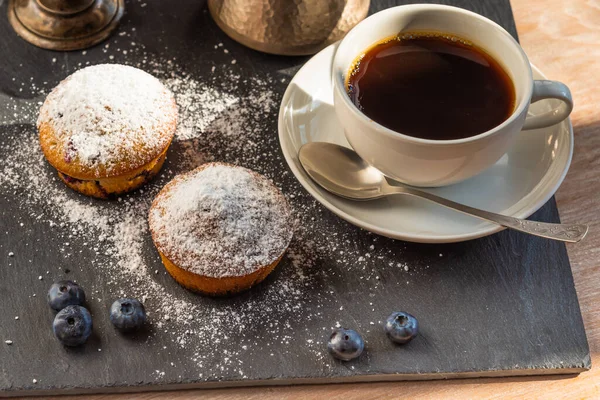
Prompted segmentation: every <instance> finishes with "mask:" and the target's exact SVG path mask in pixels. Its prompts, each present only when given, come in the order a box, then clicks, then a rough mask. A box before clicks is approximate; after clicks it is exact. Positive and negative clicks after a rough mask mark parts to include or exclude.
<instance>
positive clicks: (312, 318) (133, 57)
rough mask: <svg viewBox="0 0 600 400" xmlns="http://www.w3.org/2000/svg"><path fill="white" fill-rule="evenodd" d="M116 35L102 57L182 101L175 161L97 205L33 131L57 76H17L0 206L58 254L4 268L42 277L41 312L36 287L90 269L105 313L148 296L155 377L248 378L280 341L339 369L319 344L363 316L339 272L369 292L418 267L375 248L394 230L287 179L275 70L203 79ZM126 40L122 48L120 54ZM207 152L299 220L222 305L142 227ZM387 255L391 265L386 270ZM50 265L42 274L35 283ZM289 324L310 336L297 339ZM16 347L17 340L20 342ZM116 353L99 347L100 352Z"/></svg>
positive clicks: (219, 72)
mask: <svg viewBox="0 0 600 400" xmlns="http://www.w3.org/2000/svg"><path fill="white" fill-rule="evenodd" d="M122 33H124V35H121V36H118V37H117V36H115V37H113V38H111V41H110V42H107V43H105V44H103V45H101V46H102V49H101V50H102V52H103V53H105V54H106V57H108V58H111V57H112V58H111V59H114V60H115V61H118V62H120V63H129V64H133V66H135V67H138V68H141V69H143V70H145V71H148V72H149V73H151V74H152V75H154V76H156V77H158V78H159V79H160V80H161V81H162V82H163V83H164V84H165V86H166V87H167V88H168V89H170V90H171V91H173V93H174V95H175V97H176V99H177V102H178V108H179V114H180V117H181V120H180V123H179V125H178V131H177V132H176V135H175V139H174V142H173V144H172V146H171V150H170V152H169V154H168V158H167V162H166V164H165V166H164V167H163V170H162V171H161V173H160V174H159V176H158V177H157V178H156V180H155V181H153V182H150V183H149V184H148V185H146V186H144V187H143V189H141V190H138V191H136V192H134V193H131V194H128V195H125V196H123V197H121V198H119V199H118V200H115V201H110V202H107V201H98V200H95V199H90V198H87V197H85V196H82V195H79V194H77V193H75V192H73V191H72V190H70V189H68V188H67V187H65V186H64V184H63V183H62V182H60V181H59V180H58V178H57V177H56V173H55V171H54V170H53V169H52V168H51V167H50V166H49V165H48V164H47V162H46V161H45V159H44V157H43V155H42V153H41V151H40V149H39V142H38V138H37V132H36V129H35V126H34V124H35V120H36V118H37V112H38V109H39V107H40V106H41V105H42V101H43V100H44V97H45V95H46V93H47V91H48V89H51V88H52V87H53V86H54V84H55V82H47V83H42V82H35V81H33V80H31V81H30V79H29V77H25V78H23V82H17V83H16V84H15V86H16V87H18V88H19V87H20V88H22V89H23V90H17V91H18V92H28V93H27V94H28V97H29V99H17V98H13V97H11V98H3V99H2V103H3V104H5V105H6V107H5V108H4V110H0V123H1V124H2V125H3V126H2V135H0V154H1V155H2V157H0V196H2V197H4V198H6V199H9V202H10V203H9V204H10V209H9V210H8V211H6V210H0V216H3V217H4V218H8V216H6V214H5V213H11V218H12V216H13V215H16V217H15V218H17V219H15V225H14V226H13V227H12V228H11V229H10V232H0V234H3V235H9V234H10V235H13V234H14V232H18V231H20V230H25V229H29V230H30V231H36V232H39V231H41V232H47V234H48V239H49V241H50V240H51V241H52V243H57V245H56V246H40V245H39V243H36V242H35V241H33V240H32V239H31V243H29V242H28V241H30V239H28V236H27V235H24V236H23V238H24V241H26V242H27V243H26V245H29V246H28V247H27V248H28V249H30V251H31V253H32V254H38V253H39V254H40V257H39V259H41V260H47V259H49V260H59V261H58V262H57V264H56V265H35V264H26V265H22V264H17V263H18V262H19V259H20V257H19V256H21V255H22V254H23V252H22V251H19V252H15V256H14V257H6V263H7V264H6V268H15V267H18V268H27V271H30V272H31V275H32V277H33V280H34V281H35V282H36V283H37V284H38V286H36V287H32V288H28V291H29V290H31V292H32V293H31V296H32V298H31V299H33V300H35V303H32V304H34V305H35V306H36V307H38V306H39V307H44V306H45V305H44V297H45V296H43V295H42V294H43V293H45V291H46V290H47V285H49V282H52V281H54V280H59V279H72V278H81V277H89V276H94V277H96V276H97V279H89V278H87V279H81V280H79V283H80V284H81V285H82V286H83V287H84V288H85V289H86V292H87V294H88V297H89V299H88V300H89V301H90V302H91V303H92V304H96V303H97V304H98V305H101V306H102V308H100V309H104V308H105V306H107V305H110V303H112V301H113V300H114V299H115V298H116V297H126V296H127V297H136V298H139V299H140V300H142V301H143V302H144V304H145V306H146V309H147V311H148V314H149V320H150V325H151V326H152V330H153V333H152V334H151V335H150V336H149V337H148V338H147V344H143V350H144V351H146V350H147V351H155V352H159V353H162V354H163V356H164V357H172V360H173V361H174V364H175V365H176V367H177V368H171V367H170V366H157V367H156V368H160V370H158V371H157V372H156V374H153V379H156V380H158V381H163V380H164V381H167V380H169V379H171V381H173V380H174V379H177V377H178V375H179V374H181V370H180V369H179V367H181V365H182V364H185V365H187V366H190V364H191V365H192V366H193V367H192V368H191V371H194V372H190V371H188V372H187V374H188V375H187V376H189V374H194V373H197V376H198V377H199V378H200V379H207V380H208V379H212V380H214V379H218V378H219V377H221V376H225V375H228V376H231V375H232V374H235V375H236V376H239V378H240V379H245V378H247V377H248V376H252V374H251V372H249V370H251V368H252V365H248V364H243V363H242V360H243V359H247V358H248V357H249V356H254V357H255V359H258V358H265V357H271V356H272V354H273V349H274V348H275V347H279V348H280V349H281V347H282V346H281V345H284V348H285V349H288V350H285V352H284V353H280V354H284V355H285V356H289V357H296V356H298V353H297V352H298V351H301V352H302V353H304V354H305V355H307V356H309V357H312V358H313V359H315V360H318V362H319V364H320V365H322V366H323V368H327V369H330V368H333V367H334V365H336V364H335V363H334V362H333V361H332V360H331V358H330V357H329V356H328V355H327V354H326V351H325V347H324V345H323V343H324V340H326V338H327V336H328V334H329V333H330V332H331V328H333V327H334V326H335V325H336V324H337V325H339V324H340V323H341V324H342V325H347V324H348V325H351V326H354V325H355V324H360V321H356V320H350V318H351V317H348V316H346V315H345V311H342V310H345V309H344V307H343V306H344V305H345V304H344V303H342V302H341V301H342V300H340V298H343V297H344V295H345V294H344V293H333V291H332V289H328V288H329V286H327V282H342V281H343V279H344V276H342V275H344V274H352V276H353V277H356V279H358V280H359V281H360V282H361V287H360V290H361V292H362V293H365V295H368V296H372V297H373V298H375V295H376V293H377V291H379V290H380V289H381V288H382V287H383V285H384V282H385V281H386V275H385V271H388V272H389V271H390V270H394V271H396V272H397V273H401V274H402V275H403V276H406V277H407V280H404V281H402V282H397V283H396V282H395V283H394V284H398V285H400V284H402V285H404V284H408V276H410V275H412V274H416V273H418V269H416V268H414V267H413V266H411V268H410V272H405V271H404V267H405V264H404V263H400V261H401V259H400V258H398V254H397V253H396V250H394V249H393V248H389V246H381V245H380V243H381V242H382V241H385V240H386V239H382V238H380V237H378V236H376V235H370V234H369V233H364V234H361V235H357V234H356V230H352V229H348V227H347V226H346V223H345V222H343V221H341V220H339V219H337V218H335V217H333V216H332V215H331V213H329V212H328V211H327V210H325V209H324V208H323V207H321V206H320V205H319V204H318V203H317V202H316V201H315V200H314V199H312V198H311V197H310V195H309V194H308V193H307V192H306V191H304V190H303V189H302V188H301V186H300V185H299V184H298V183H297V182H296V181H295V180H294V178H293V176H291V174H290V173H289V170H288V169H287V168H286V167H285V161H284V160H283V157H282V156H281V153H280V151H279V149H278V143H277V132H276V128H275V126H276V119H277V107H278V104H279V101H280V99H281V94H282V89H283V88H282V87H281V84H280V79H281V77H273V76H269V75H266V74H260V77H245V76H242V74H241V71H240V69H239V63H238V65H231V64H229V63H227V65H226V66H217V67H214V68H213V69H215V72H214V77H211V76H210V75H206V74H205V75H204V76H203V77H202V78H198V77H197V76H194V75H192V74H188V73H187V72H186V71H185V69H184V68H183V67H182V66H180V65H178V64H177V60H175V59H162V58H156V57H155V56H154V55H152V54H146V52H145V50H144V48H143V46H141V45H139V44H136V45H134V44H132V43H133V36H135V33H134V32H133V31H122ZM136 43H137V41H136ZM215 46H218V45H217V44H215ZM218 47H219V49H220V48H221V47H222V46H218ZM125 49H126V50H127V57H124V56H123V51H124V50H125ZM221 52H222V50H221ZM59 64H60V62H57V63H56V65H57V68H58V65H59ZM86 64H89V61H85V58H84V57H82V58H81V59H80V62H79V63H78V64H76V65H72V66H71V67H75V68H82V67H84V66H85V65H86ZM71 67H68V66H67V68H66V69H63V70H59V69H57V74H60V75H61V76H66V75H68V74H69V73H70V72H72V71H70V70H69V68H71ZM209 70H210V67H209ZM17 79H19V78H17ZM274 87H275V88H276V89H273V88H274ZM0 96H2V94H0ZM210 161H223V162H228V163H233V164H238V165H242V166H245V167H248V168H250V169H252V170H255V171H257V172H260V173H261V174H263V175H265V176H267V177H268V178H270V179H271V180H272V181H273V182H274V183H275V185H276V186H278V187H281V188H282V192H283V194H284V195H285V196H286V198H287V199H288V202H289V203H290V205H291V208H292V210H291V211H292V215H293V218H294V221H293V222H292V223H290V226H289V230H290V231H293V232H294V237H293V239H292V242H291V243H290V245H289V248H288V252H287V253H286V255H285V257H284V259H283V261H282V263H281V264H280V266H279V267H278V268H277V269H275V271H274V272H273V273H272V274H271V276H270V277H269V278H267V281H266V282H265V283H263V284H261V285H259V287H256V288H254V289H252V290H250V291H249V292H246V293H243V294H241V295H239V296H236V297H234V298H231V299H227V301H213V300H211V299H206V298H204V297H201V296H197V295H194V294H191V293H190V292H188V291H186V290H184V289H182V288H180V287H179V286H178V285H177V284H175V283H174V281H173V280H172V279H171V277H170V276H169V275H168V273H167V272H166V271H165V270H164V268H163V267H162V265H161V262H160V258H159V256H158V254H157V253H156V250H155V249H154V247H153V245H152V241H151V238H150V232H149V229H148V223H147V216H148V210H149V208H150V205H151V202H152V200H153V198H154V197H155V196H156V195H157V193H158V192H159V190H160V188H161V187H162V186H163V185H165V184H166V183H167V182H168V181H169V180H171V179H172V178H173V177H174V176H175V175H177V174H180V173H185V172H188V171H190V170H191V169H193V168H195V167H197V166H199V165H200V164H203V163H206V162H210ZM7 204H8V202H7ZM17 214H18V215H17ZM22 218H23V220H21V219H22ZM341 225H344V226H341ZM38 240H39V239H38ZM6 243H9V241H4V240H3V241H0V253H3V254H8V251H14V250H15V249H10V248H4V246H6ZM370 245H373V249H371V248H370V247H369V246H370ZM382 263H386V264H385V265H386V266H385V271H383V273H382V270H383V268H380V267H381V265H382ZM387 263H389V264H390V265H389V266H387ZM317 266H318V268H316V267H317ZM48 270H49V271H50V272H49V273H48V274H47V273H46V272H47V271H48ZM69 271H70V272H69ZM82 271H86V272H85V273H82ZM42 274H43V276H44V280H43V281H38V280H37V278H38V276H40V275H42ZM380 277H381V279H379V278H380ZM389 277H390V276H389V275H388V277H387V278H389ZM388 285H389V283H388ZM399 288H400V287H399ZM36 291H37V297H36V293H35V292H36ZM315 293H318V295H314V294H315ZM348 301H353V302H354V301H356V300H355V299H354V298H353V297H352V293H348ZM326 302H327V303H332V304H333V305H334V306H335V307H336V309H338V308H339V309H340V313H339V315H336V316H334V317H331V315H328V317H327V318H324V314H323V310H324V309H325V303H326ZM346 308H348V307H346ZM374 308H375V306H374V307H373V309H374ZM386 312H387V310H386ZM376 314H377V315H380V314H382V312H381V311H380V310H378V311H377V312H376ZM20 315H21V314H20ZM94 317H95V318H96V315H94ZM371 320H373V319H371ZM100 321H102V320H101V319H100ZM23 326H25V325H24V324H23ZM375 328H378V327H375ZM370 329H371V327H370V326H365V327H364V330H362V331H361V332H362V333H364V334H368V333H369V330H370ZM295 332H296V333H297V332H302V334H303V336H304V337H307V338H309V339H310V340H312V341H311V342H308V341H307V342H306V343H303V344H302V346H300V347H301V348H299V347H298V346H297V343H295ZM50 334H51V333H50ZM13 340H14V338H13ZM165 340H166V341H171V342H172V343H173V344H174V345H171V344H169V343H166V342H164V341H165ZM292 344H293V346H291V345H292ZM18 345H19V343H17V341H15V344H14V345H13V346H12V347H13V348H14V347H15V346H18ZM167 345H168V346H167ZM288 345H289V346H288ZM141 348H142V347H140V349H141ZM180 349H181V350H180ZM177 350H180V351H178V352H177ZM94 351H95V349H94ZM109 351H110V348H105V347H104V346H103V348H102V354H103V355H104V354H106V353H107V352H109ZM175 353H177V354H178V355H175ZM179 377H180V376H179Z"/></svg>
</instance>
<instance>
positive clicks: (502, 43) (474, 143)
mask: <svg viewBox="0 0 600 400" xmlns="http://www.w3.org/2000/svg"><path fill="white" fill-rule="evenodd" d="M419 31H424V32H443V33H448V34H452V35H456V36H458V37H461V38H464V39H467V40H469V41H471V42H472V43H473V44H475V45H476V46H478V47H480V48H482V49H483V50H485V51H486V52H487V53H489V54H490V55H491V56H492V57H494V59H495V60H497V61H498V62H499V63H500V64H501V65H502V67H503V68H504V69H505V71H506V72H507V73H508V75H509V76H510V78H511V80H512V82H513V84H514V86H515V97H516V99H515V109H514V111H513V113H512V115H511V116H510V117H509V118H508V119H507V120H506V121H504V122H503V123H502V124H500V125H498V126H497V127H495V128H493V129H491V130H489V131H487V132H483V133H481V134H479V135H476V136H472V137H468V138H465V139H456V140H428V139H420V138H415V137H412V136H408V135H403V134H402V132H395V131H393V130H391V129H388V128H386V127H384V126H382V125H380V124H379V123H377V122H375V121H373V120H371V119H370V118H369V117H367V116H366V115H365V114H363V113H362V112H361V111H360V110H359V109H358V108H357V107H356V106H355V105H354V104H353V103H352V101H351V100H350V97H349V96H348V94H347V91H346V77H347V74H348V72H349V70H350V68H351V66H352V64H353V62H354V61H355V60H356V58H357V57H358V56H360V55H361V54H363V53H364V52H365V51H366V50H367V49H368V48H369V47H371V46H372V45H374V44H376V43H377V42H379V41H381V40H382V39H385V38H388V37H391V36H394V35H396V34H398V33H400V32H419ZM332 73H333V81H334V106H335V111H336V114H337V117H338V119H339V121H340V123H341V125H342V126H343V127H344V131H345V134H346V138H347V139H348V142H349V143H350V145H351V146H352V147H353V148H354V150H355V151H356V152H357V153H358V154H359V155H360V156H361V157H362V158H363V159H364V160H365V161H366V162H368V163H369V164H371V165H372V166H374V167H375V168H377V169H379V170H380V171H381V172H383V173H384V174H385V175H387V176H390V177H392V178H395V179H397V180H399V181H401V182H404V183H407V184H410V185H414V186H444V185H449V184H452V183H456V182H459V181H462V180H465V179H468V178H470V177H472V176H474V175H477V174H478V173H480V172H482V171H483V170H485V169H486V168H488V167H490V166H491V165H493V164H494V163H496V161H498V160H499V159H500V158H501V157H502V156H503V155H504V154H505V153H506V152H507V151H508V150H509V148H510V147H511V146H512V145H513V143H514V142H515V139H516V138H517V135H519V134H521V135H527V132H523V133H521V130H527V129H537V128H543V127H547V126H551V125H554V124H556V123H559V122H560V121H562V120H564V119H565V118H567V117H568V116H569V114H570V113H571V110H572V109H573V100H572V98H571V93H570V91H569V89H568V88H567V87H566V86H565V85H564V84H562V83H560V82H554V81H534V80H533V77H532V72H531V66H530V64H529V60H528V59H527V55H526V54H525V52H524V51H523V49H522V48H521V46H519V44H518V43H517V42H516V41H515V39H513V37H512V36H511V35H510V34H509V33H508V32H506V31H505V30H504V29H503V28H502V27H500V26H499V25H498V24H496V23H494V22H492V21H491V20H489V19H487V18H485V17H483V16H481V15H479V14H475V13H473V12H470V11H467V10H464V9H461V8H456V7H450V6H442V5H430V4H415V5H406V6H399V7H394V8H389V9H387V10H384V11H381V12H378V13H376V14H374V15H372V16H370V17H369V18H367V19H365V20H363V21H362V22H360V23H359V24H358V25H357V26H356V27H354V28H353V29H352V30H351V31H350V32H349V33H348V34H347V35H346V37H345V38H344V39H343V40H342V41H341V43H340V44H339V47H338V48H337V51H336V54H335V57H334V60H333V71H332ZM549 98H552V99H559V100H561V102H560V106H559V107H557V108H556V109H554V110H552V111H549V112H546V113H544V114H541V115H536V116H527V110H528V108H529V104H530V103H533V102H536V101H539V100H542V99H549ZM433 117H435V116H433Z"/></svg>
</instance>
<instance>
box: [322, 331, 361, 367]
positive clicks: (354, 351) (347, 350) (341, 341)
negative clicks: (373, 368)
mask: <svg viewBox="0 0 600 400" xmlns="http://www.w3.org/2000/svg"><path fill="white" fill-rule="evenodd" d="M364 349H365V342H364V341H363V338H362V336H360V334H359V333H358V332H356V331H353V330H352V329H344V328H338V329H336V330H334V331H333V333H332V334H331V336H330V337H329V343H328V344H327V350H328V351H329V353H330V354H331V355H332V356H334V357H335V358H337V359H340V360H343V361H349V360H352V359H353V358H356V357H358V356H360V355H361V353H362V352H363V350H364Z"/></svg>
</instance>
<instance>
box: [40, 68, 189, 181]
mask: <svg viewBox="0 0 600 400" xmlns="http://www.w3.org/2000/svg"><path fill="white" fill-rule="evenodd" d="M176 120H177V116H176V109H175V106H174V100H173V95H172V94H171V93H170V92H169V91H168V90H167V89H166V88H165V86H164V85H163V84H162V83H160V81H159V80H158V79H156V78H154V77H153V76H152V75H150V74H148V73H146V72H144V71H142V70H139V69H137V68H133V67H130V66H125V65H118V64H100V65H94V66H90V67H86V68H83V69H80V70H79V71H77V72H75V73H73V74H72V75H70V76H69V77H68V78H66V79H65V80H64V81H62V82H61V83H60V84H59V85H58V86H56V88H54V90H52V92H51V93H50V94H49V95H48V97H47V99H46V101H45V102H44V105H43V106H42V108H41V109H40V115H39V118H38V127H40V126H42V125H43V124H48V125H49V127H50V128H52V130H53V132H54V135H51V137H50V138H49V139H50V140H48V141H49V142H54V141H56V143H55V144H54V143H52V145H53V146H57V147H58V148H59V149H60V154H65V158H66V159H69V160H75V161H77V162H78V163H79V164H81V165H83V166H87V167H90V168H92V169H93V168H95V167H97V166H98V165H100V166H103V167H104V168H105V170H106V172H107V173H108V174H110V173H111V171H112V170H113V169H114V168H115V167H116V166H117V165H119V164H121V163H123V162H124V161H126V160H127V161H128V162H130V163H131V164H133V165H132V167H133V168H137V167H139V166H141V165H143V164H145V163H146V162H148V161H149V158H150V159H152V158H154V157H156V156H157V155H158V154H159V153H160V152H161V151H162V150H163V149H164V148H165V147H166V146H167V144H168V143H169V142H170V140H171V138H172V134H173V127H174V124H175V123H176ZM136 156H137V157H138V158H139V160H136V159H133V160H132V158H135V157H136Z"/></svg>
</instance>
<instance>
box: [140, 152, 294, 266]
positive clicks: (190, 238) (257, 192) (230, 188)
mask: <svg viewBox="0 0 600 400" xmlns="http://www.w3.org/2000/svg"><path fill="white" fill-rule="evenodd" d="M149 219H150V229H151V230H152V233H153V238H154V241H155V243H156V245H157V247H158V249H159V250H160V251H161V252H162V253H163V254H165V255H166V256H167V258H168V259H170V260H171V261H173V262H175V263H176V264H177V265H178V266H179V267H181V268H184V269H187V270H188V271H191V272H194V273H196V274H200V275H203V276H210V277H214V278H221V277H227V276H242V275H249V274H251V273H253V272H255V271H257V270H258V269H260V268H262V267H265V266H267V265H269V264H272V263H273V262H275V260H277V259H278V258H279V257H280V256H281V254H282V253H283V251H285V249H286V248H287V246H288V244H289V243H290V240H291V236H292V231H291V230H289V228H288V227H289V225H290V221H291V215H290V211H289V208H288V205H287V202H286V200H285V198H284V197H283V195H282V194H281V193H280V192H279V190H278V189H277V188H276V187H275V186H273V184H272V183H271V182H269V180H268V179H266V178H264V177H263V176H260V175H258V174H256V173H254V172H252V171H250V170H248V169H245V168H241V167H235V166H230V165H226V164H221V163H211V164H207V165H203V166H202V167H200V168H198V169H195V170H193V171H191V172H189V173H187V174H185V175H180V176H178V177H176V178H175V179H174V180H173V181H172V182H170V183H169V184H168V185H166V186H165V188H164V189H163V190H162V191H161V193H160V194H159V195H158V196H157V198H156V200H155V201H154V205H153V206H152V208H151V209H150V218H149Z"/></svg>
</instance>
